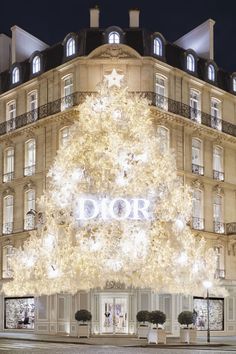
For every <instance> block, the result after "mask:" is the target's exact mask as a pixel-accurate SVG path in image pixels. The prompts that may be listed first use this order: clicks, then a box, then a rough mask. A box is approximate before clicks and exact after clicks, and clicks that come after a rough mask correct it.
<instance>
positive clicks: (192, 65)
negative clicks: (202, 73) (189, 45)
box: [187, 54, 195, 72]
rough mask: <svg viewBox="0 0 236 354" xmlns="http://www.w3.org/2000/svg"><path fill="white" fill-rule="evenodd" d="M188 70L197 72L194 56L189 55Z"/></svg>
mask: <svg viewBox="0 0 236 354" xmlns="http://www.w3.org/2000/svg"><path fill="white" fill-rule="evenodd" d="M187 69H188V71H192V72H194V71H195V58H194V56H193V55H192V54H188V55H187Z"/></svg>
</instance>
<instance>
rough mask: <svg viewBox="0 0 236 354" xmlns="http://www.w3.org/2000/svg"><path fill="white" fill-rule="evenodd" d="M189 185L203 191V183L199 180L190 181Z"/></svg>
mask: <svg viewBox="0 0 236 354" xmlns="http://www.w3.org/2000/svg"><path fill="white" fill-rule="evenodd" d="M191 185H192V187H193V188H196V189H201V190H204V183H202V182H201V181H200V180H199V179H195V180H194V181H192V183H191Z"/></svg>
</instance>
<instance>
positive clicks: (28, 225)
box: [24, 215, 35, 230]
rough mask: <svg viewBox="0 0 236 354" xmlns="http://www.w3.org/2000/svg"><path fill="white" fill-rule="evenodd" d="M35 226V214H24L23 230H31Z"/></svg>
mask: <svg viewBox="0 0 236 354" xmlns="http://www.w3.org/2000/svg"><path fill="white" fill-rule="evenodd" d="M34 228H35V215H26V218H25V219H24V230H33V229H34Z"/></svg>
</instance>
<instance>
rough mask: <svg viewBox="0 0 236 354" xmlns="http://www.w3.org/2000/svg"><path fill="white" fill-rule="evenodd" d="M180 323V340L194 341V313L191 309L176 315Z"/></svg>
mask: <svg viewBox="0 0 236 354" xmlns="http://www.w3.org/2000/svg"><path fill="white" fill-rule="evenodd" d="M178 322H179V324H180V326H181V327H180V342H183V343H196V341H197V330H196V328H195V327H194V324H195V314H194V313H193V312H192V311H183V312H181V313H180V314H179V316H178Z"/></svg>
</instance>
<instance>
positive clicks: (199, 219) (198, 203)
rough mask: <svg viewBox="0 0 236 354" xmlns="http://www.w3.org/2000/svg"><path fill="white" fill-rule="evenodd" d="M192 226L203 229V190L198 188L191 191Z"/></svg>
mask: <svg viewBox="0 0 236 354" xmlns="http://www.w3.org/2000/svg"><path fill="white" fill-rule="evenodd" d="M192 214H193V217H192V227H193V229H196V230H203V229H204V217H203V192H202V191H201V190H200V189H194V191H193V210H192Z"/></svg>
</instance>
